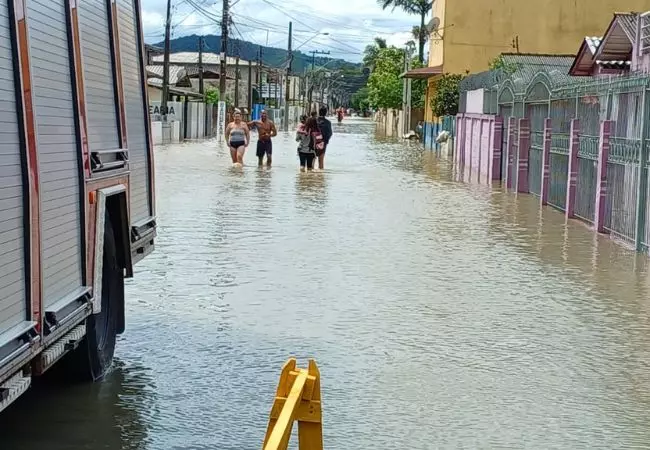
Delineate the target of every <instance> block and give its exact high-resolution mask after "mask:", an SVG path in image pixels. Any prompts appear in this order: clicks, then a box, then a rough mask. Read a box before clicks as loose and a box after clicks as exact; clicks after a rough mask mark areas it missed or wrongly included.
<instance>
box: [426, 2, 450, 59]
mask: <svg viewBox="0 0 650 450" xmlns="http://www.w3.org/2000/svg"><path fill="white" fill-rule="evenodd" d="M432 1H433V9H432V11H431V17H432V18H437V19H438V20H439V21H440V24H439V25H438V31H434V32H433V33H431V34H430V36H429V67H435V66H440V65H442V63H443V58H444V47H443V45H442V39H441V37H442V36H444V33H445V4H446V3H447V0H432Z"/></svg>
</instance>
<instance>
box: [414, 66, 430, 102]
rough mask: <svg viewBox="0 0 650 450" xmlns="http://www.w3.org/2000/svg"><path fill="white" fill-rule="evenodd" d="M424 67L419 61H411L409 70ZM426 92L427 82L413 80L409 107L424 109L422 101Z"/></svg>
mask: <svg viewBox="0 0 650 450" xmlns="http://www.w3.org/2000/svg"><path fill="white" fill-rule="evenodd" d="M420 67H424V64H422V63H421V62H420V61H418V60H417V58H416V59H414V60H413V61H411V69H419V68H420ZM426 91H427V80H413V81H411V107H412V108H424V101H425V97H426Z"/></svg>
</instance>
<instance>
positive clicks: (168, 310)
mask: <svg viewBox="0 0 650 450" xmlns="http://www.w3.org/2000/svg"><path fill="white" fill-rule="evenodd" d="M334 131H335V136H334V138H333V141H332V144H331V146H330V148H329V149H328V169H327V170H326V171H325V172H323V173H318V172H317V173H306V174H301V173H299V172H298V164H297V161H296V157H295V143H294V142H293V140H292V137H291V136H290V134H291V133H289V134H286V135H285V134H283V133H281V134H280V136H278V139H277V140H276V143H277V145H275V147H274V153H275V155H274V156H275V158H274V166H273V167H272V168H271V169H270V170H267V169H262V170H258V169H257V167H255V166H253V167H250V166H246V167H244V168H243V170H242V171H241V172H240V173H237V174H235V173H233V172H230V168H229V164H230V163H229V159H228V154H227V150H226V149H225V146H224V145H223V143H222V142H214V143H210V142H208V143H194V144H191V145H183V146H172V147H169V148H165V149H162V150H160V151H159V152H158V153H157V159H156V163H157V168H158V172H157V182H158V192H157V198H158V211H157V217H158V222H159V224H160V229H159V236H158V239H157V251H156V252H155V253H154V254H152V255H151V256H149V257H148V258H147V259H145V260H144V261H143V262H142V263H141V264H140V265H139V266H138V267H137V277H136V278H135V279H134V280H131V281H129V282H128V284H127V297H128V302H127V307H128V314H127V317H128V321H129V322H128V324H127V333H126V335H125V336H124V337H123V338H122V339H121V341H120V345H119V346H118V354H119V360H120V361H122V362H123V364H124V366H125V367H126V369H124V370H123V372H124V373H125V374H129V373H132V371H133V370H135V371H136V372H139V371H142V372H143V373H144V374H145V375H146V376H145V377H143V378H142V379H141V381H138V380H137V379H136V380H133V379H132V378H128V377H127V375H124V377H125V378H124V380H123V382H122V385H121V387H114V389H115V391H116V393H115V394H113V393H112V394H111V395H110V396H109V398H112V399H113V400H112V401H109V400H108V399H106V400H101V399H99V398H100V397H99V396H98V394H97V393H96V392H95V390H96V389H99V388H98V387H97V385H95V386H87V387H85V388H79V390H78V391H75V392H72V391H67V392H68V395H67V396H65V398H62V399H61V400H60V401H61V402H68V404H69V405H70V406H69V407H68V408H57V410H56V411H57V413H56V414H57V415H55V413H54V412H51V411H54V410H53V409H52V410H46V412H43V411H40V410H38V407H37V408H35V405H38V406H40V405H41V404H58V403H57V402H54V401H46V402H43V401H42V399H41V394H39V395H37V396H32V397H29V398H28V399H27V400H26V402H25V404H31V405H30V406H31V408H28V407H25V406H21V407H20V408H24V409H21V412H20V413H14V414H12V416H11V418H10V419H9V420H12V421H13V423H15V424H17V425H16V426H15V429H14V427H13V426H11V425H9V426H5V427H3V428H2V432H3V439H5V437H4V436H7V438H6V439H7V440H6V441H5V440H3V441H2V443H3V444H4V442H11V443H21V444H23V445H22V446H21V447H20V448H26V449H28V450H31V448H39V449H40V448H42V446H41V444H42V442H43V441H42V439H41V437H40V436H34V435H30V434H29V432H28V431H29V430H28V428H27V425H21V421H22V422H24V423H29V422H30V421H31V414H32V413H33V412H34V411H36V410H38V414H46V413H47V412H48V411H50V412H49V413H48V414H50V415H48V416H39V420H40V421H41V422H43V423H46V424H47V423H49V425H47V426H50V427H53V428H54V427H55V425H56V424H57V421H59V420H62V421H66V422H70V423H76V421H79V422H80V423H81V424H82V427H80V430H79V431H78V432H76V431H75V430H74V429H72V428H71V427H67V428H65V429H67V430H68V432H69V433H70V435H71V437H70V436H67V435H64V434H63V433H61V434H57V435H56V436H57V439H59V440H60V442H62V443H69V442H71V440H72V439H78V441H79V442H82V443H85V442H90V444H88V445H92V443H93V441H92V440H91V439H92V437H91V436H89V435H87V434H86V429H85V428H84V427H83V425H86V424H87V426H86V428H88V429H91V430H100V431H101V430H103V429H104V428H106V427H108V428H107V430H110V432H114V431H115V429H116V428H120V427H121V429H126V431H121V432H120V433H119V434H114V435H111V436H110V437H107V438H105V440H106V445H104V447H102V448H108V449H111V450H112V449H119V448H123V447H125V446H127V445H133V446H135V447H134V448H139V447H137V445H140V447H141V448H146V450H169V449H185V448H191V449H206V450H207V449H214V448H219V449H242V448H259V446H260V443H261V441H262V439H263V436H264V431H265V426H266V420H267V414H268V410H269V408H270V405H271V403H272V398H273V394H274V392H275V387H276V385H277V375H278V372H279V370H280V367H281V366H282V364H283V362H284V360H285V359H286V358H287V357H288V356H290V355H296V356H298V357H299V358H301V359H302V360H303V362H304V358H306V357H310V356H313V357H315V358H316V359H317V361H318V363H319V366H320V368H321V371H322V374H323V382H322V386H323V399H324V405H325V409H324V415H325V419H324V421H325V426H324V433H325V445H326V447H327V448H331V449H365V448H377V449H392V448H410V449H430V448H544V449H546V448H570V449H579V448H589V449H591V448H633V447H637V448H639V447H644V446H647V443H648V442H650V435H649V434H650V429H649V428H648V426H647V423H648V421H649V420H650V412H649V411H650V408H649V406H650V394H649V393H648V389H647V386H648V385H650V373H649V372H648V371H647V367H648V365H649V364H650V352H649V350H650V345H649V344H650V339H649V338H648V336H650V321H649V319H648V318H649V317H650V314H649V313H650V311H649V308H648V302H649V301H650V300H649V297H650V291H649V290H648V285H649V284H650V282H649V281H648V270H649V267H648V263H647V260H645V259H644V258H642V257H639V256H637V255H636V254H634V253H633V252H630V251H628V250H626V249H624V248H622V247H620V246H618V245H616V244H615V243H613V242H611V241H610V240H609V239H607V238H602V237H595V235H594V234H593V233H592V232H591V231H590V230H588V229H587V228H586V227H585V226H584V225H582V224H580V223H579V222H575V221H569V222H568V223H567V222H565V220H564V218H563V216H562V215H561V214H559V213H557V212H556V211H552V210H550V209H548V208H545V209H544V210H543V211H541V212H540V210H539V208H538V205H537V200H536V199H535V198H533V197H531V196H527V195H513V194H511V193H504V192H503V191H502V190H501V189H500V188H499V187H494V188H492V187H489V186H485V185H482V184H475V183H469V184H467V183H458V182H457V181H455V180H456V177H457V176H458V173H457V171H456V170H455V169H454V168H453V167H452V166H451V165H450V163H449V162H448V161H446V160H444V159H441V158H439V157H438V156H437V155H436V154H435V153H433V152H431V151H428V150H423V149H422V148H421V147H420V146H418V145H417V144H414V143H403V142H399V141H396V140H391V139H377V138H375V134H374V133H375V126H374V124H373V123H372V122H370V121H359V120H350V121H348V120H347V119H346V121H345V122H344V124H342V125H340V126H338V125H335V130H334ZM249 156H250V155H249ZM252 157H253V159H254V155H252ZM247 158H248V156H247ZM250 161H253V160H250ZM473 179H474V178H472V180H473ZM142 367H144V368H147V370H144V369H134V368H142ZM100 386H101V385H100ZM129 392H132V394H131V397H133V398H135V400H134V399H133V398H131V397H129V396H128V395H127V394H128V393H129ZM42 395H43V397H44V398H45V399H46V400H47V396H48V395H54V396H57V395H59V393H58V392H57V391H54V392H53V393H52V394H49V393H48V392H46V393H45V394H42ZM116 396H117V400H116ZM89 399H92V401H90V400H89ZM128 405H131V409H129V408H128ZM143 405H146V407H145V406H143ZM118 406H119V408H118ZM102 408H104V409H103V410H102ZM110 408H113V411H114V415H115V416H119V415H122V416H123V419H121V420H123V422H118V419H115V418H112V419H110V420H109V419H108V418H104V416H102V415H101V414H105V413H106V411H108V410H110ZM134 411H135V412H134ZM93 414H94V416H93ZM134 414H135V415H137V417H133V416H134ZM111 420H112V422H111ZM131 422H133V423H134V425H133V427H132V428H128V426H127V423H131ZM122 423H123V424H124V425H121V424H122ZM107 424H108V425H107ZM138 424H139V425H138ZM21 427H22V428H21ZM136 430H143V431H141V432H140V433H138V432H137V431H136ZM54 432H55V433H56V430H55V431H54ZM75 433H77V434H78V436H76V435H75ZM95 434H96V435H97V436H101V433H100V432H99V431H97V432H96V433H95ZM104 434H105V435H107V436H108V435H109V434H110V433H109V431H106V430H104ZM73 442H75V441H73ZM62 445H63V444H62ZM2 448H3V449H4V446H3V447H2ZM61 448H65V447H61ZM81 448H83V447H81ZM89 448H97V447H89ZM126 448H128V447H126Z"/></svg>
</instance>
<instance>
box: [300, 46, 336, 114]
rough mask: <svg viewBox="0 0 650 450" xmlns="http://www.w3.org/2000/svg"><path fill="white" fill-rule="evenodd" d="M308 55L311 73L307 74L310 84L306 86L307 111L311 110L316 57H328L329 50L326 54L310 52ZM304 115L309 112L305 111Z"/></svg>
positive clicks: (316, 51)
mask: <svg viewBox="0 0 650 450" xmlns="http://www.w3.org/2000/svg"><path fill="white" fill-rule="evenodd" d="M309 53H311V73H310V74H309V77H310V80H309V81H310V83H309V85H308V89H307V93H308V94H309V102H308V104H307V105H308V109H311V100H312V93H313V90H314V87H313V85H314V84H316V83H314V79H315V77H314V66H315V65H316V55H329V54H330V52H329V50H328V51H326V52H323V51H320V50H312V51H310V52H309ZM306 113H309V111H306Z"/></svg>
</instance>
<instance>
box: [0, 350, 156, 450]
mask: <svg viewBox="0 0 650 450" xmlns="http://www.w3.org/2000/svg"><path fill="white" fill-rule="evenodd" d="M156 414H157V403H156V386H155V385H154V382H153V380H152V378H151V374H150V373H149V371H148V370H147V369H145V368H144V367H142V366H138V365H136V364H134V365H131V366H126V365H125V364H124V362H122V361H119V360H118V361H116V362H115V365H114V368H113V370H112V371H111V373H110V374H109V375H108V376H107V377H106V379H105V380H104V381H103V382H101V383H95V384H92V385H89V384H81V385H70V384H69V383H62V382H60V381H58V378H57V376H56V374H53V375H48V377H46V378H45V379H40V380H38V381H37V383H36V384H35V386H34V387H33V388H32V389H31V390H30V391H29V392H28V394H26V395H25V396H24V397H23V398H21V399H20V400H19V401H18V402H16V403H15V404H14V405H12V406H11V407H10V408H9V409H8V410H6V411H5V412H4V413H3V414H2V415H1V416H0V436H2V438H1V439H2V449H3V450H14V449H15V450H32V449H33V450H37V449H38V450H42V449H44V448H47V449H51V450H69V449H99V448H106V449H122V450H144V449H146V448H148V444H149V443H150V442H151V438H150V435H149V434H150V432H151V420H152V418H153V417H155V416H156Z"/></svg>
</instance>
